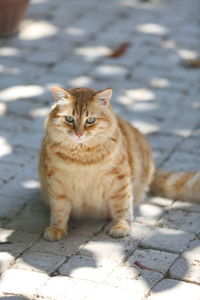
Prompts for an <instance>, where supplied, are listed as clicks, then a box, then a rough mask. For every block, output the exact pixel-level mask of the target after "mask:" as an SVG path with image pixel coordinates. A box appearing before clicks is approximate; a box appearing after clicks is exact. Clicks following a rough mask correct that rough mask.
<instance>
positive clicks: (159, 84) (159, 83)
mask: <svg viewBox="0 0 200 300" xmlns="http://www.w3.org/2000/svg"><path fill="white" fill-rule="evenodd" d="M149 84H150V86H151V87H154V88H166V87H169V86H170V85H171V84H170V81H169V79H167V78H161V77H154V78H152V79H151V80H150V81H149Z"/></svg>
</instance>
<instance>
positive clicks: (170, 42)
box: [160, 40, 176, 49]
mask: <svg viewBox="0 0 200 300" xmlns="http://www.w3.org/2000/svg"><path fill="white" fill-rule="evenodd" d="M160 43H161V46H162V47H164V48H167V49H174V48H176V43H175V41H173V40H162V41H161V42H160Z"/></svg>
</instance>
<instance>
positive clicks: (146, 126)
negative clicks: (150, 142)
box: [131, 120, 159, 134]
mask: <svg viewBox="0 0 200 300" xmlns="http://www.w3.org/2000/svg"><path fill="white" fill-rule="evenodd" d="M131 124H132V125H133V126H134V127H136V128H138V129H139V130H140V131H141V132H142V133H144V134H150V133H153V132H157V131H159V126H157V125H155V124H152V123H149V122H144V121H143V122H142V121H138V120H133V121H132V122H131Z"/></svg>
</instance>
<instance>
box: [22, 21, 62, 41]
mask: <svg viewBox="0 0 200 300" xmlns="http://www.w3.org/2000/svg"><path fill="white" fill-rule="evenodd" d="M56 33H57V28H56V27H55V26H54V25H52V23H48V22H45V21H40V22H38V21H37V22H31V23H30V24H27V25H26V26H24V28H23V29H22V30H21V32H20V34H19V38H20V39H21V40H37V39H43V38H46V37H49V36H53V35H55V34H56Z"/></svg>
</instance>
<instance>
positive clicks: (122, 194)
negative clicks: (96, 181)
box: [109, 184, 133, 238]
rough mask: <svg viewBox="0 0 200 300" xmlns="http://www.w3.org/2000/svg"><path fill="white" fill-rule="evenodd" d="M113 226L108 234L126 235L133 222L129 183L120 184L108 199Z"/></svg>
mask: <svg viewBox="0 0 200 300" xmlns="http://www.w3.org/2000/svg"><path fill="white" fill-rule="evenodd" d="M109 204H110V212H111V216H112V219H113V222H114V224H113V226H112V227H111V229H110V230H109V234H110V235H111V236H113V237H116V238H120V237H124V236H126V235H128V234H129V233H130V230H131V225H132V222H133V194H132V186H131V185H129V184H128V185H126V184H125V185H122V186H121V187H119V189H118V190H116V191H115V192H114V193H113V194H112V196H111V198H110V201H109Z"/></svg>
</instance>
